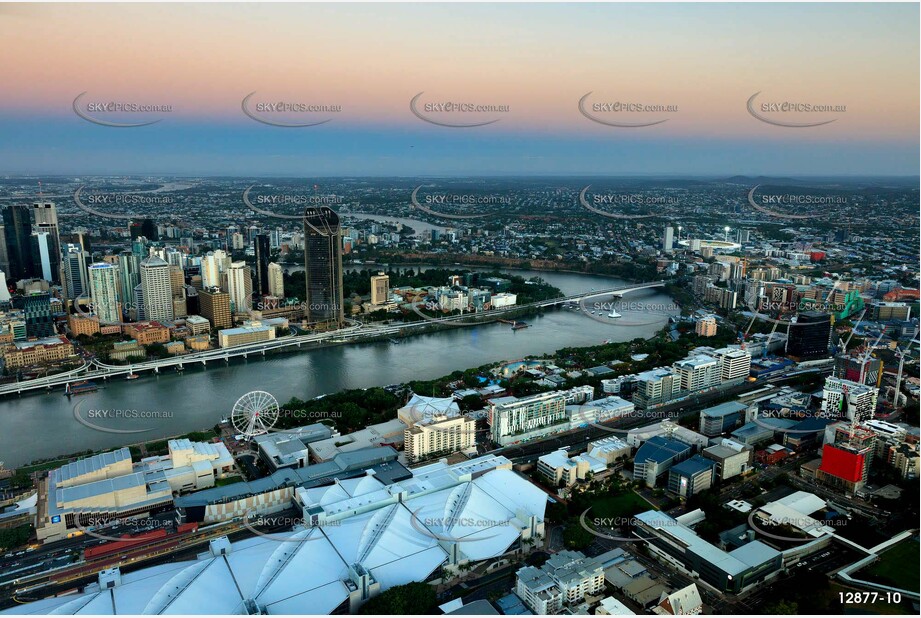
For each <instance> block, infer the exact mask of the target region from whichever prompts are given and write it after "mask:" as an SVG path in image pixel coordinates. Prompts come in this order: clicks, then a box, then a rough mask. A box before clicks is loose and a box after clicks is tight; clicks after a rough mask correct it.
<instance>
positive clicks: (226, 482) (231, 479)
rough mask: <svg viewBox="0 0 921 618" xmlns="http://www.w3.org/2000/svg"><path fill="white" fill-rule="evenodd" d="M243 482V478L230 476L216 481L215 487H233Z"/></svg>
mask: <svg viewBox="0 0 921 618" xmlns="http://www.w3.org/2000/svg"><path fill="white" fill-rule="evenodd" d="M242 480H243V477H242V476H228V477H227V478H224V479H214V486H215V487H223V486H224V485H233V484H234V483H239V482H241V481H242Z"/></svg>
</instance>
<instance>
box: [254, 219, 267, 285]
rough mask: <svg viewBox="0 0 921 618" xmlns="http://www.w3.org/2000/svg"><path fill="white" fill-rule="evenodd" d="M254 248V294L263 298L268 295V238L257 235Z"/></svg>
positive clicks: (263, 235) (264, 235)
mask: <svg viewBox="0 0 921 618" xmlns="http://www.w3.org/2000/svg"><path fill="white" fill-rule="evenodd" d="M255 248H256V286H255V290H256V294H257V295H259V296H264V295H266V294H268V293H269V252H270V249H269V237H268V236H267V235H266V234H257V235H256V238H255Z"/></svg>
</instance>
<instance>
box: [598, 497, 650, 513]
mask: <svg viewBox="0 0 921 618" xmlns="http://www.w3.org/2000/svg"><path fill="white" fill-rule="evenodd" d="M652 508H653V507H652V506H651V505H650V504H649V503H648V502H646V501H645V500H643V499H642V498H641V497H640V496H638V495H637V494H636V493H635V492H633V491H628V492H626V493H623V494H620V495H617V496H605V497H603V498H599V499H598V500H597V501H596V502H595V503H594V504H593V505H592V517H630V516H631V515H636V514H637V513H642V512H643V511H648V510H650V509H652Z"/></svg>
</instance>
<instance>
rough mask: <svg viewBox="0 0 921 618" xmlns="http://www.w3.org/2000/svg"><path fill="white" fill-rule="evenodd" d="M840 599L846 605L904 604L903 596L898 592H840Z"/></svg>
mask: <svg viewBox="0 0 921 618" xmlns="http://www.w3.org/2000/svg"><path fill="white" fill-rule="evenodd" d="M838 598H839V599H840V600H841V603H843V604H845V605H867V604H872V603H901V602H902V595H901V594H900V593H898V592H839V593H838Z"/></svg>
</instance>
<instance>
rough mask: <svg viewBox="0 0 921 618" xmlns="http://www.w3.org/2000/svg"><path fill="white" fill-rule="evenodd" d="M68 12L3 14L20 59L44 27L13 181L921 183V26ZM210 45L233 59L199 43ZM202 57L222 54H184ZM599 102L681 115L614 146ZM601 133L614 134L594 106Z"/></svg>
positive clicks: (394, 9)
mask: <svg viewBox="0 0 921 618" xmlns="http://www.w3.org/2000/svg"><path fill="white" fill-rule="evenodd" d="M52 6H53V5H47V6H38V5H30V6H23V5H5V6H4V7H3V8H2V9H0V11H2V14H3V15H4V16H5V17H6V18H7V19H5V20H3V21H2V22H0V35H2V36H0V41H2V42H0V46H9V47H10V48H11V49H15V48H17V47H19V48H28V47H29V42H28V39H27V38H23V37H28V33H29V32H31V31H32V28H30V27H29V26H30V25H38V24H41V26H42V29H43V31H44V32H45V33H46V35H45V37H46V44H45V45H43V46H42V47H41V49H39V50H35V53H32V54H28V55H26V56H25V57H24V58H22V62H20V63H17V64H15V65H13V64H7V65H5V66H4V67H0V80H2V81H3V83H5V84H7V85H8V87H7V96H6V98H5V103H4V105H3V106H2V108H0V128H2V130H3V131H4V134H5V135H6V136H7V139H5V140H4V145H3V146H0V173H26V174H55V173H61V174H177V173H186V174H191V175H199V174H201V175H257V176H258V175H265V174H273V175H279V174H280V175H301V174H303V173H304V172H305V171H309V173H310V175H333V176H339V175H355V174H356V173H357V174H360V175H371V176H374V175H385V176H389V175H427V174H435V175H473V174H511V175H516V174H522V175H539V174H605V175H607V174H614V175H623V174H627V175H636V174H640V175H716V174H728V175H732V174H751V175H762V174H767V175H790V174H800V175H803V174H805V175H914V174H916V173H917V169H918V153H917V149H916V148H915V145H914V142H915V137H916V135H917V133H918V118H917V113H916V110H917V109H918V102H919V99H918V90H919V88H918V86H919V82H918V79H917V73H918V51H919V48H918V40H917V33H916V31H915V29H914V28H913V24H914V23H916V22H917V18H918V7H917V5H911V4H888V5H872V6H870V5H860V4H852V5H844V6H838V5H836V6H832V5H810V4H806V5H793V4H790V5H694V6H687V5H684V6H682V5H671V4H661V5H651V6H650V5H626V6H622V5H574V6H568V7H565V8H564V7H562V6H559V5H554V4H548V5H538V6H532V7H527V9H525V8H524V7H521V6H520V5H519V6H516V5H499V6H496V5H475V6H471V5H467V6H456V7H448V6H446V5H445V6H439V5H435V6H423V5H412V6H393V5H391V6H370V7H369V6H365V5H345V6H328V5H322V4H318V5H309V6H294V5H283V6H277V5H275V6H256V5H243V6H240V7H233V9H234V10H231V7H229V6H219V5H206V6H196V7H188V6H181V5H170V6H169V7H168V8H167V7H158V8H157V9H156V10H155V11H154V10H153V9H151V8H150V7H145V6H120V5H107V6H89V5H85V6H76V5H66V6H54V10H53V11H52V10H51V7H52ZM114 7H118V9H117V10H115V9H114ZM237 9H238V10H237ZM449 12H450V15H451V19H450V20H449V19H447V15H448V14H449ZM379 23H386V24H387V28H379V27H378V24H379ZM129 24H130V28H129ZM138 24H144V25H138ZM177 24H182V25H181V26H179V25H177ZM205 24H207V25H208V27H209V32H215V33H218V32H219V33H220V38H218V39H215V38H210V37H214V36H215V35H214V34H206V35H202V33H201V32H200V31H199V29H200V28H201V27H203V26H204V25H205ZM295 24H299V26H298V27H299V28H301V29H303V30H304V31H303V32H298V31H297V30H295ZM72 28H77V29H79V30H80V31H81V32H82V34H83V40H84V41H93V40H100V41H102V40H105V41H108V43H109V44H110V45H115V46H117V47H118V49H120V50H121V51H120V53H119V54H118V55H114V56H113V55H111V54H107V53H106V51H105V49H108V48H107V47H106V48H103V47H99V46H97V45H95V44H87V43H83V44H80V45H76V44H73V43H69V41H70V40H71V38H70V37H68V36H65V35H64V32H66V31H69V30H70V29H72ZM128 32H130V36H128V34H127V33H128ZM664 35H668V36H669V38H667V39H661V38H657V37H662V36H664ZM237 41H240V42H243V43H244V44H242V45H239V46H238V45H235V44H234V43H232V42H237ZM543 41H549V42H550V44H549V45H545V44H543ZM663 41H665V42H664V43H663ZM761 41H765V42H766V44H763V43H762V44H759V42H761ZM164 42H167V43H168V44H164ZM199 49H201V50H204V49H207V50H208V53H200V54H199V53H192V54H190V53H188V51H190V50H199ZM328 50H335V51H334V52H332V53H330V51H328ZM177 54H181V55H182V58H181V60H180V57H179V56H178V55H177ZM803 55H808V57H809V58H810V62H809V63H808V65H807V63H803V62H801V60H800V59H801V57H802V56H803ZM216 59H220V62H219V64H218V65H217V66H215V65H214V62H215V61H216ZM612 60H616V61H615V62H612ZM218 67H220V68H218ZM395 67H405V68H406V69H407V70H400V71H398V70H395ZM881 67H882V68H881ZM167 68H169V69H171V70H166V69H167ZM510 75H514V78H512V79H509V76H510ZM590 92H591V93H592V96H591V98H590V99H589V103H591V102H596V103H605V102H609V101H617V102H636V103H642V104H651V105H661V106H666V107H667V106H676V110H677V111H675V112H666V113H664V114H655V113H640V114H634V115H633V116H631V117H630V118H629V120H633V118H634V117H636V116H642V117H643V118H644V119H645V118H647V117H648V118H649V119H650V120H652V121H658V120H661V119H667V122H664V123H661V124H658V125H655V126H647V127H641V128H619V127H611V126H605V125H604V124H601V123H599V122H593V121H592V120H590V119H589V118H587V117H586V116H585V115H584V114H583V113H580V110H579V101H580V99H581V98H583V97H584V96H585V95H586V94H587V93H590ZM81 93H86V94H85V96H84V99H85V101H83V104H86V103H87V102H96V103H101V102H108V101H124V102H132V103H137V104H143V105H168V106H170V111H169V112H165V113H161V114H156V113H154V114H150V113H146V114H140V115H139V116H141V117H142V118H141V119H142V120H145V121H147V120H155V119H158V120H159V122H158V123H157V124H155V125H150V126H144V127H138V128H133V129H113V128H111V127H103V126H95V125H93V124H92V123H91V122H88V121H87V120H85V119H83V118H80V117H79V116H78V115H77V114H75V113H74V110H73V108H74V107H75V106H76V105H77V104H76V103H75V99H76V98H77V97H78V95H81ZM251 93H256V94H255V95H254V96H255V97H256V99H254V101H253V106H251V111H252V110H256V107H254V106H255V105H256V103H255V101H256V100H260V101H263V102H265V101H273V102H274V101H277V102H288V103H303V104H310V105H314V104H316V105H326V106H338V107H339V108H341V109H339V110H338V111H336V112H331V113H329V114H325V115H324V114H323V113H309V114H306V115H303V114H302V115H301V116H302V118H301V120H303V117H304V116H306V117H309V119H310V120H313V121H317V122H322V121H327V120H328V122H326V123H325V124H322V125H321V126H311V127H301V128H286V129H283V128H280V127H277V126H266V125H265V124H262V123H261V122H256V121H255V120H253V119H252V118H250V117H247V114H245V113H244V112H243V110H242V109H241V104H242V101H243V99H244V98H245V97H247V95H249V94H251ZM420 93H425V94H424V96H423V99H422V100H421V101H422V102H425V101H428V102H439V101H449V102H470V103H474V104H485V105H497V106H507V107H508V111H507V112H500V113H497V114H493V115H489V114H476V116H477V120H483V121H490V120H495V119H497V118H498V120H499V121H498V122H495V123H493V124H489V125H488V126H478V127H472V128H457V127H454V128H448V127H444V126H438V125H436V124H431V123H428V122H425V121H423V120H422V119H420V118H419V117H417V116H416V115H414V113H413V112H412V110H411V109H410V101H411V100H412V99H413V98H414V97H416V96H417V95H418V94H420ZM756 93H761V94H760V95H759V97H761V98H759V99H758V102H760V103H763V104H766V105H769V104H770V102H778V101H782V102H803V103H812V104H823V105H824V104H827V105H832V106H836V105H841V106H845V108H846V111H844V112H843V113H837V114H835V113H832V114H825V113H822V114H805V116H810V117H818V116H821V118H819V120H820V121H825V120H831V119H834V122H832V123H830V124H826V125H823V126H813V127H807V128H792V127H784V126H772V125H771V124H769V123H766V122H762V121H760V120H758V119H757V118H755V117H753V115H752V114H750V113H749V111H748V110H747V109H746V104H747V102H748V100H749V98H750V97H752V96H753V95H755V94H756ZM420 105H421V103H420ZM755 105H756V107H757V103H756V104H755ZM417 109H419V110H420V111H421V112H422V115H428V116H432V114H426V113H425V112H424V108H423V107H418V108H417ZM587 111H588V113H589V115H592V116H599V115H600V116H605V114H604V113H594V112H592V111H591V105H590V104H589V105H588V109H587ZM756 111H757V110H756ZM758 113H760V112H758ZM254 115H255V112H254ZM269 115H271V114H269ZM762 115H764V114H762ZM125 116H126V115H124V114H123V115H121V116H120V117H119V118H118V119H119V120H121V121H125V120H126V118H125ZM128 116H130V114H129V115H128ZM135 116H138V115H137V114H136V115H135ZM262 116H263V117H265V116H266V114H262ZM626 116H629V114H628V115H626ZM796 116H803V114H799V115H796ZM279 118H281V117H279ZM605 118H607V116H605ZM288 119H290V118H288ZM603 119H604V118H603ZM436 121H437V120H436Z"/></svg>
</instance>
